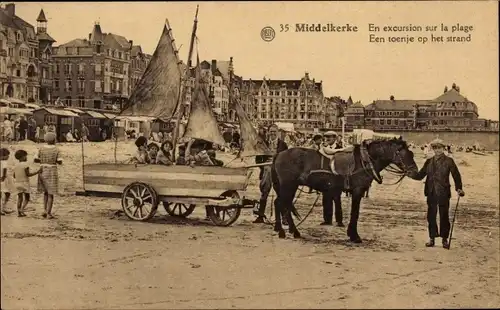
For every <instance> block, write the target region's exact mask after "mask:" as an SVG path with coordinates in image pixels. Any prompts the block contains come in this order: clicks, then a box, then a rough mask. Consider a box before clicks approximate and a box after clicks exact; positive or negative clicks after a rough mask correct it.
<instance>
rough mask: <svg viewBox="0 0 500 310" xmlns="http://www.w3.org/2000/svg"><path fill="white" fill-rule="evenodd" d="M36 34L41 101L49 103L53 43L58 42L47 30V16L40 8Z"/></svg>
mask: <svg viewBox="0 0 500 310" xmlns="http://www.w3.org/2000/svg"><path fill="white" fill-rule="evenodd" d="M36 21H37V27H36V36H37V39H38V59H39V62H38V64H39V75H38V81H39V83H40V95H39V101H40V102H41V103H43V104H48V103H50V102H51V100H52V86H53V82H52V74H53V72H52V53H53V50H52V44H54V43H55V42H56V40H54V39H53V38H52V37H51V36H50V35H49V33H48V32H47V18H46V17H45V12H44V11H43V9H42V10H40V14H38V18H37V19H36Z"/></svg>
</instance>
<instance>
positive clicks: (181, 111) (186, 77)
mask: <svg viewBox="0 0 500 310" xmlns="http://www.w3.org/2000/svg"><path fill="white" fill-rule="evenodd" d="M199 7H200V6H199V5H197V6H196V14H195V16H194V23H193V31H192V33H191V42H190V44H189V54H188V59H187V68H186V72H185V74H184V81H183V82H184V85H183V87H182V90H181V91H182V95H181V96H179V100H180V101H179V102H178V107H179V108H178V111H177V121H176V123H175V128H174V136H173V141H172V144H173V146H174V147H173V150H172V159H173V160H174V161H175V150H176V146H177V139H178V136H179V126H180V123H181V118H182V115H183V114H184V101H185V100H186V90H187V88H188V87H190V86H189V83H188V82H189V79H190V78H191V75H190V72H191V64H192V63H191V58H192V57H193V48H194V40H195V38H196V29H197V28H198V9H199Z"/></svg>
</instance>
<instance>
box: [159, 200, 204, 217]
mask: <svg viewBox="0 0 500 310" xmlns="http://www.w3.org/2000/svg"><path fill="white" fill-rule="evenodd" d="M163 207H164V208H165V211H167V213H168V215H170V216H175V217H188V216H189V215H191V213H193V211H194V208H195V207H196V205H193V204H191V205H189V206H187V205H186V204H185V203H173V202H168V201H164V202H163Z"/></svg>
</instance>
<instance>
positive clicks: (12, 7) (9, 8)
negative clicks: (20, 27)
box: [5, 3, 16, 16]
mask: <svg viewBox="0 0 500 310" xmlns="http://www.w3.org/2000/svg"><path fill="white" fill-rule="evenodd" d="M5 9H6V10H7V14H8V15H9V16H16V5H15V4H14V3H9V4H7V5H6V6H5Z"/></svg>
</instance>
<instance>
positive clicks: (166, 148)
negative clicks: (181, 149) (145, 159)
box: [156, 141, 174, 166]
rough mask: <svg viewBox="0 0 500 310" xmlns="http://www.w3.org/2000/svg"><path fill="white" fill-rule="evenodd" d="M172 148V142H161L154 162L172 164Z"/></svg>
mask: <svg viewBox="0 0 500 310" xmlns="http://www.w3.org/2000/svg"><path fill="white" fill-rule="evenodd" d="M173 148H174V146H173V145H172V142H170V141H165V142H163V143H162V144H161V147H160V151H159V152H158V154H157V155H156V164H159V165H166V166H170V165H173V163H174V162H173V161H172V154H171V153H170V151H171V150H172V149H173Z"/></svg>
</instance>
